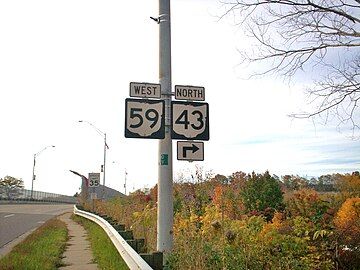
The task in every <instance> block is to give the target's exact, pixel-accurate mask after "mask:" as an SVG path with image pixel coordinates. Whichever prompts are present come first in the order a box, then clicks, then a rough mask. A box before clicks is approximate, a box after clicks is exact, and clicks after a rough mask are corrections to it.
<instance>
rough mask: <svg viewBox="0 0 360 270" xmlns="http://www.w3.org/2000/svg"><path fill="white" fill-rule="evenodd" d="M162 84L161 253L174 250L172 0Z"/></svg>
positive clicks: (165, 9) (164, 32)
mask: <svg viewBox="0 0 360 270" xmlns="http://www.w3.org/2000/svg"><path fill="white" fill-rule="evenodd" d="M156 21H157V23H158V24H159V27H160V29H159V81H160V84H161V91H162V99H163V100H165V138H164V139H161V140H159V157H158V158H159V159H158V207H157V251H160V252H169V251H171V249H172V247H173V197H172V188H173V171H172V140H171V119H170V108H171V96H172V94H171V31H170V0H159V17H158V18H157V20H156Z"/></svg>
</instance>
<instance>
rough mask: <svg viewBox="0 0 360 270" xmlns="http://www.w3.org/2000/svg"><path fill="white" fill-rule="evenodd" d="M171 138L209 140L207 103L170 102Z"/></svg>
mask: <svg viewBox="0 0 360 270" xmlns="http://www.w3.org/2000/svg"><path fill="white" fill-rule="evenodd" d="M171 119H172V123H171V124H172V128H171V138H172V139H180V140H200V141H208V140H209V104H208V103H205V102H184V101H172V102H171Z"/></svg>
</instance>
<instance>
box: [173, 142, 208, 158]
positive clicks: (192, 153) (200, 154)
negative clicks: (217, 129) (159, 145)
mask: <svg viewBox="0 0 360 270" xmlns="http://www.w3.org/2000/svg"><path fill="white" fill-rule="evenodd" d="M177 159H178V160H187V161H203V160H204V143H203V142H191V141H190V142H189V141H178V142H177Z"/></svg>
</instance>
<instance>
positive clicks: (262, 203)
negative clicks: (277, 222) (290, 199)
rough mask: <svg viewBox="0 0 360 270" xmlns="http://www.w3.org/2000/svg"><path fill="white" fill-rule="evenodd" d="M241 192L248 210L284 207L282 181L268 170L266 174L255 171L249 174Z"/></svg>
mask: <svg viewBox="0 0 360 270" xmlns="http://www.w3.org/2000/svg"><path fill="white" fill-rule="evenodd" d="M240 194H241V196H242V198H243V203H244V206H245V208H246V210H247V211H248V212H251V211H259V212H264V211H265V210H267V209H272V210H277V209H281V208H282V207H283V192H282V191H281V187H280V182H279V181H278V180H277V179H275V178H274V177H272V176H271V175H270V174H269V172H268V171H267V172H265V173H264V174H256V173H254V172H253V173H252V174H251V175H249V176H248V179H247V181H246V184H245V187H244V188H243V189H242V190H241V192H240Z"/></svg>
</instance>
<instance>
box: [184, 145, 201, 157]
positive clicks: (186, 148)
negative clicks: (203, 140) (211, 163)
mask: <svg viewBox="0 0 360 270" xmlns="http://www.w3.org/2000/svg"><path fill="white" fill-rule="evenodd" d="M199 149H200V148H199V147H197V146H196V145H195V144H192V145H191V146H184V148H183V157H184V158H186V157H187V154H186V153H187V151H192V153H193V154H194V153H195V152H196V151H197V150H199Z"/></svg>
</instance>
